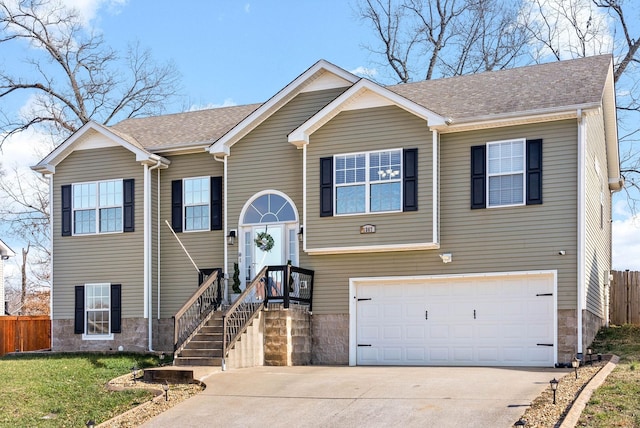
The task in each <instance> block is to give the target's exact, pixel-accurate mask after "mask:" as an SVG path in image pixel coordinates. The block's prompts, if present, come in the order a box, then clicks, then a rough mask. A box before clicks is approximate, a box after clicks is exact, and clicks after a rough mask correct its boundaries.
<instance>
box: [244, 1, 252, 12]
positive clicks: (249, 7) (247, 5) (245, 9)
mask: <svg viewBox="0 0 640 428" xmlns="http://www.w3.org/2000/svg"><path fill="white" fill-rule="evenodd" d="M244 12H245V13H251V4H250V3H247V4H245V5H244Z"/></svg>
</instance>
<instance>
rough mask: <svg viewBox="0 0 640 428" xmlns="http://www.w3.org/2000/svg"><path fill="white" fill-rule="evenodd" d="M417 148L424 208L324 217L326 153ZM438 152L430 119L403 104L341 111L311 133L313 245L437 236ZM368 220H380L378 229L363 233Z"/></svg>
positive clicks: (419, 240)
mask: <svg viewBox="0 0 640 428" xmlns="http://www.w3.org/2000/svg"><path fill="white" fill-rule="evenodd" d="M413 148H417V149H418V211H411V212H396V213H380V214H362V215H341V216H340V215H339V216H333V217H319V212H320V199H319V195H320V191H319V189H320V182H319V178H320V159H321V158H323V157H329V156H334V155H339V154H348V153H357V152H368V151H374V150H389V149H413ZM432 153H433V151H432V133H431V131H429V130H428V128H427V124H426V122H425V121H424V120H422V119H420V118H418V117H416V116H414V115H412V114H410V113H408V112H406V111H405V110H403V109H401V108H399V107H396V106H391V107H378V108H370V109H363V110H352V111H344V112H341V113H339V114H338V115H337V116H336V117H334V118H333V119H332V120H330V121H329V122H328V123H327V124H325V125H324V126H323V127H321V128H320V129H319V130H318V131H316V132H315V133H313V134H312V135H311V138H310V142H309V146H308V148H307V201H308V206H307V215H308V217H307V222H306V230H305V233H306V239H307V248H308V249H316V248H327V247H353V246H375V245H389V244H414V243H430V242H433V227H432V225H433V209H432V207H433V204H432V200H433V192H432V189H433V167H432V165H433V164H432V158H433V156H432ZM334 201H335V200H334ZM334 205H335V202H334ZM364 224H374V225H375V226H376V233H371V234H360V226H362V225H364Z"/></svg>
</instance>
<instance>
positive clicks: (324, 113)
mask: <svg viewBox="0 0 640 428" xmlns="http://www.w3.org/2000/svg"><path fill="white" fill-rule="evenodd" d="M366 92H370V93H372V94H374V95H375V96H377V97H379V98H381V99H382V100H383V102H384V104H385V105H391V104H393V105H396V106H398V107H400V108H402V109H404V110H406V111H407V112H409V113H411V114H413V115H415V116H418V117H420V118H422V119H424V120H426V121H427V124H428V125H429V126H438V125H444V124H445V118H444V117H442V116H440V115H438V114H436V113H434V112H432V111H431V110H429V109H427V108H425V107H423V106H421V105H419V104H416V103H414V102H413V101H411V100H409V99H407V98H405V97H403V96H400V95H398V94H396V93H395V92H392V91H390V90H388V89H387V88H385V87H383V86H380V85H378V84H376V83H374V82H372V81H370V80H367V79H360V81H358V83H356V84H354V85H353V86H352V87H351V88H349V89H347V90H346V91H345V92H343V93H342V94H341V95H340V96H339V97H338V98H336V99H335V100H333V101H332V102H330V103H329V104H327V105H326V106H325V107H324V108H323V109H322V110H320V111H319V112H317V113H316V114H314V115H313V116H311V117H310V118H309V119H308V120H307V121H306V122H304V123H303V124H302V125H300V126H299V127H298V128H296V129H294V130H293V131H292V132H291V133H290V134H289V136H288V140H289V142H290V143H291V144H293V145H295V146H297V147H301V146H303V145H305V144H308V143H309V136H310V135H311V134H313V133H314V132H315V131H317V130H318V129H319V128H321V127H322V126H323V125H324V124H326V123H327V122H329V121H330V120H331V119H333V118H334V117H335V116H337V115H338V113H340V112H341V111H344V110H351V109H353V106H352V103H354V102H357V99H358V97H360V96H362V94H364V93H366Z"/></svg>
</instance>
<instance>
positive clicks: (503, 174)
mask: <svg viewBox="0 0 640 428" xmlns="http://www.w3.org/2000/svg"><path fill="white" fill-rule="evenodd" d="M487 178H488V180H487V186H488V191H487V194H488V195H489V207H498V206H508V205H524V203H525V190H526V189H525V140H524V139H518V140H510V141H497V142H492V143H487Z"/></svg>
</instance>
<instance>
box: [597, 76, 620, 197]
mask: <svg viewBox="0 0 640 428" xmlns="http://www.w3.org/2000/svg"><path fill="white" fill-rule="evenodd" d="M602 115H603V119H604V137H605V144H606V151H607V174H608V176H609V177H608V179H609V180H608V181H609V190H612V191H614V192H617V191H619V190H621V189H622V187H623V186H624V179H623V178H622V175H621V172H620V148H619V146H618V117H617V109H616V95H615V85H614V83H613V66H612V67H610V68H609V73H608V75H607V81H606V83H605V87H604V93H603V95H602Z"/></svg>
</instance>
